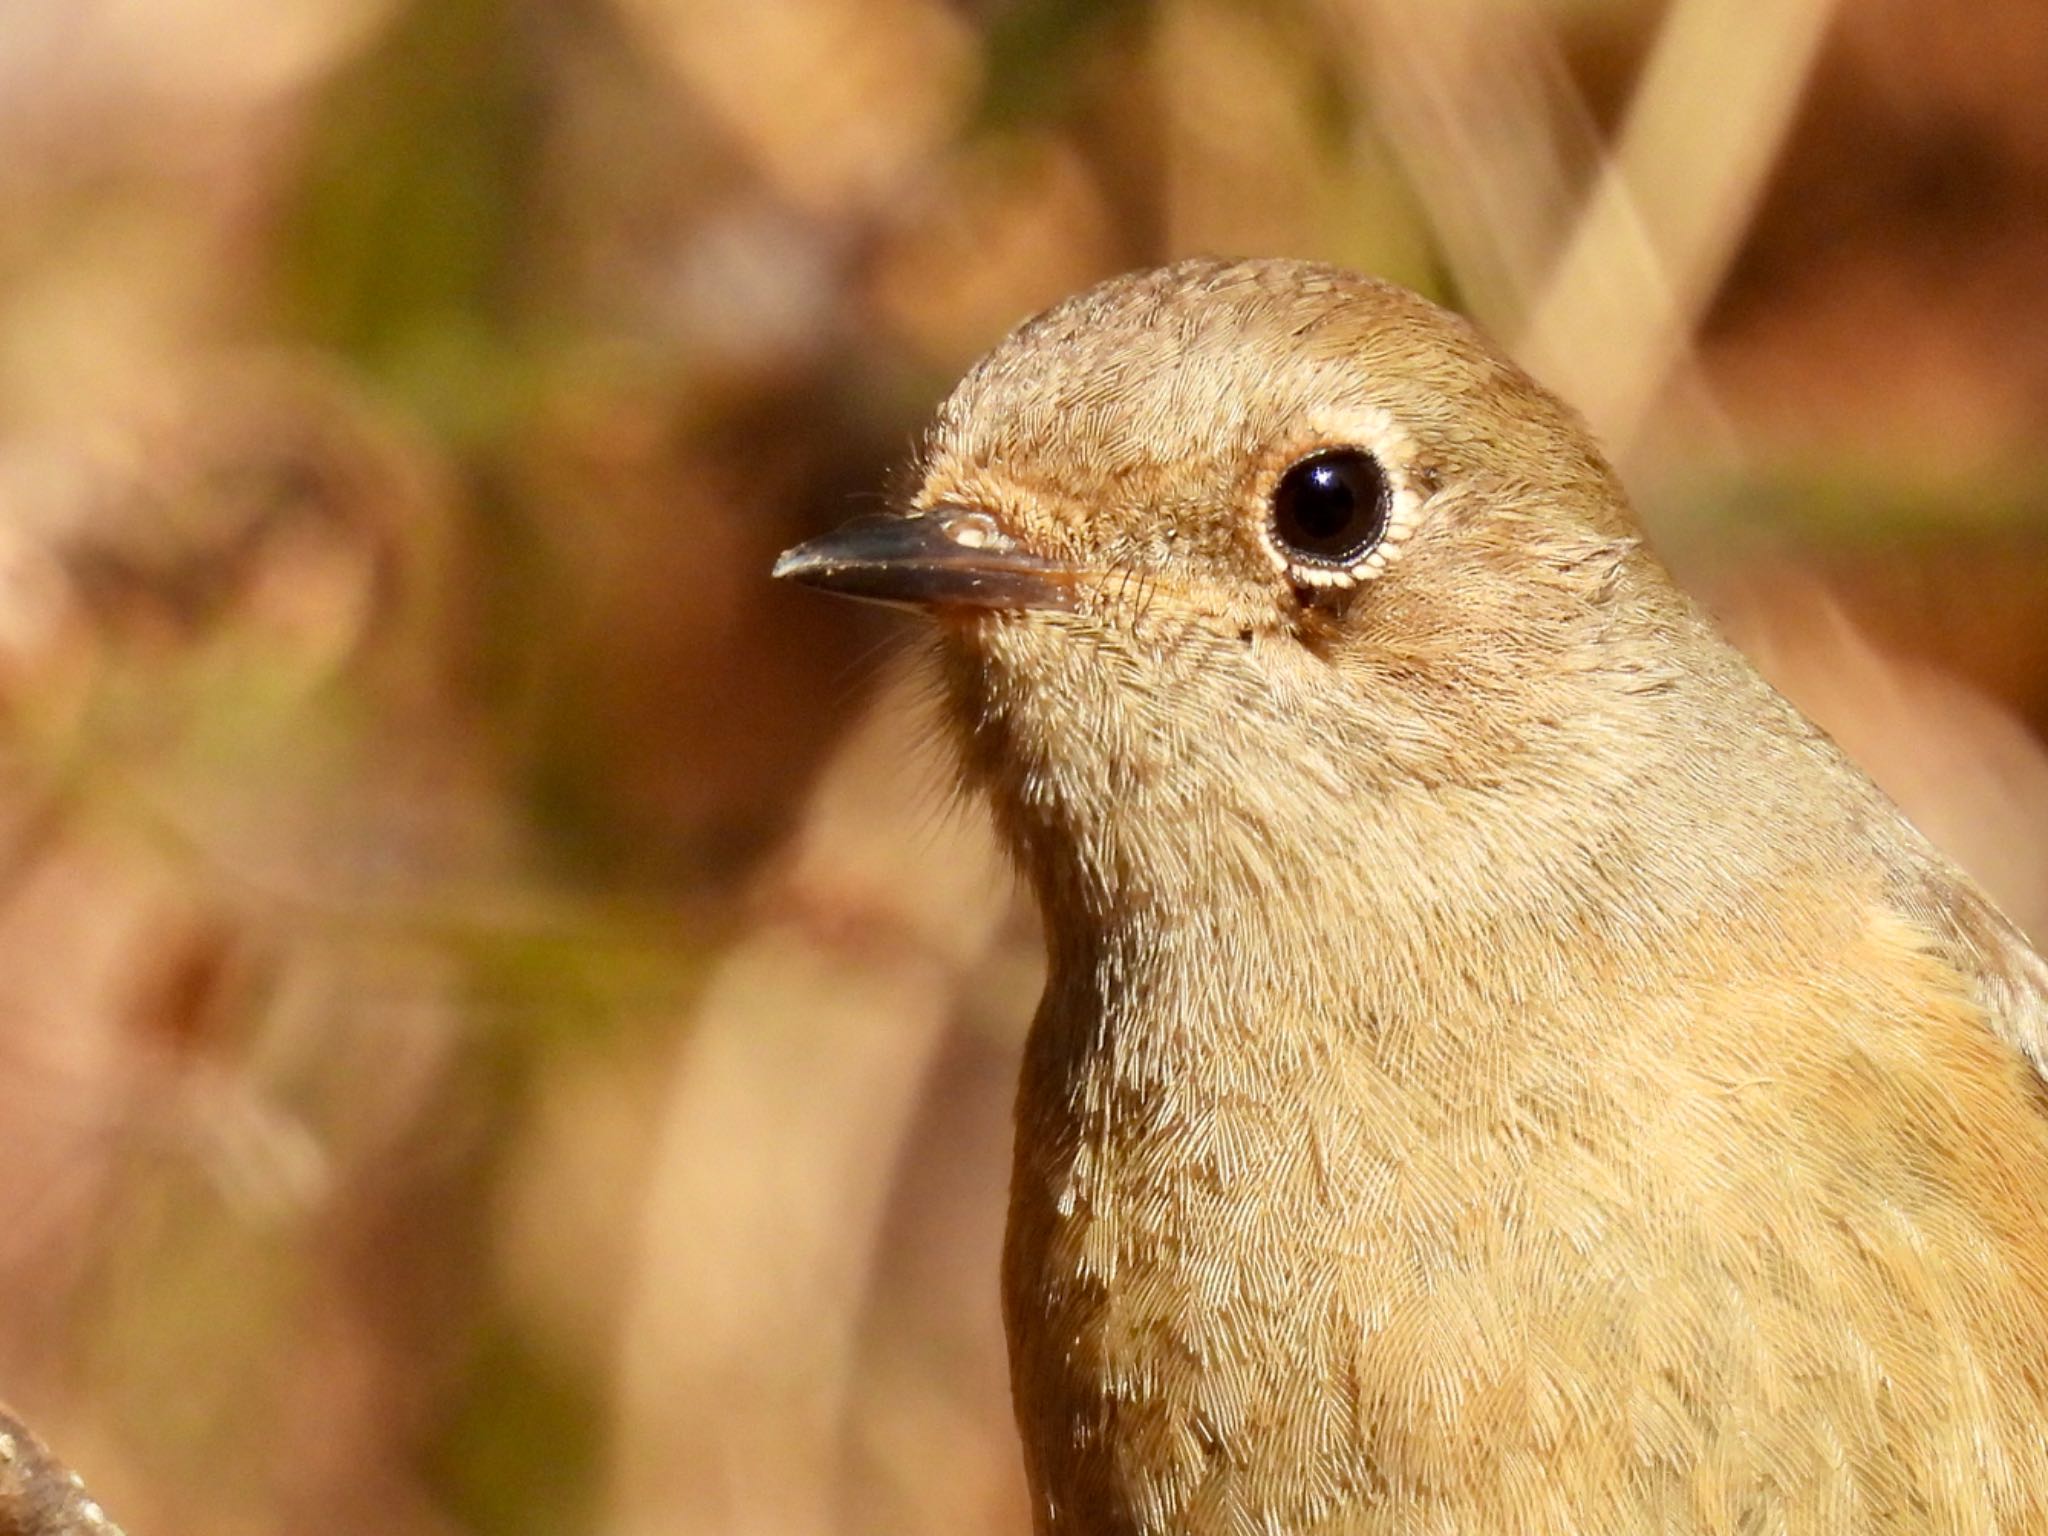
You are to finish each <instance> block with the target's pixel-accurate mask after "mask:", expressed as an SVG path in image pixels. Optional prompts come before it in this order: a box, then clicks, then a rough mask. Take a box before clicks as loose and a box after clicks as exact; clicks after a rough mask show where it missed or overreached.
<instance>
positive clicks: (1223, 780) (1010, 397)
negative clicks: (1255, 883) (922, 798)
mask: <svg viewBox="0 0 2048 1536" xmlns="http://www.w3.org/2000/svg"><path fill="white" fill-rule="evenodd" d="M921 467H922V476H921V479H920V481H919V483H918V488H917V490H916V492H915V494H914V496H913V497H912V499H911V502H910V505H909V507H908V509H907V512H906V513H905V514H903V515H891V516H885V517H875V518H868V519H862V520H860V521H858V522H855V523H853V524H849V525H848V526H847V527H845V528H843V529H841V530H840V531H838V532H836V533H832V534H828V535H826V536H824V537H823V538H821V539H818V540H815V541H813V542H811V543H809V544H805V545H802V546H800V547H799V548H797V549H794V550H792V551H790V552H789V553H788V554H786V555H784V556H783V558H782V560H781V562H780V563H779V565H778V567H777V570H778V574H780V575H784V576H787V577H790V578H792V579H795V580H798V581H802V582H806V583H809V584H812V585H816V586H820V587H823V588H827V589H830V590H837V591H841V592H845V593H848V594H851V595H855V596H864V597H870V598H877V599H881V600H884V601H892V602H898V603H905V604H911V605H915V606H919V607H923V608H926V609H929V610H931V611H932V612H934V613H935V614H936V615H937V616H938V617H939V618H940V620H941V624H940V629H941V633H942V637H943V640H942V648H943V655H944V659H945V670H946V674H947V678H948V684H949V694H950V697H951V699H952V702H953V706H954V709H955V712H956V715H957V718H958V720H959V722H960V725H961V727H962V731H963V737H964V740H965V742H966V745H967V760H968V763H969V766H970V769H971V771H972V772H973V773H974V774H975V775H976V776H977V777H979V778H981V779H982V780H983V781H985V782H987V783H988V784H989V785H990V786H991V787H992V788H993V789H994V791H995V798H996V803H997V807H998V811H999V814H1001V815H1002V817H1003V819H1004V820H1005V823H1006V826H1007V828H1008V830H1009V831H1010V832H1011V834H1012V836H1013V838H1014V839H1015V840H1016V841H1018V842H1019V844H1020V846H1021V847H1022V848H1023V849H1024V851H1025V854H1026V856H1027V862H1030V861H1042V860H1052V861H1060V860H1067V861H1069V862H1071V859H1072V856H1073V855H1074V854H1075V853H1076V852H1077V851H1078V852H1079V853H1080V854H1081V855H1082V856H1083V859H1084V862H1087V861H1092V862H1093V865H1094V866H1095V867H1096V873H1097V875H1098V876H1099V881H1098V883H1100V882H1101V881H1106V882H1107V883H1108V884H1110V885H1113V886H1117V887H1119V888H1128V887H1130V886H1132V885H1134V884H1135V885H1140V886H1156V885H1158V884H1160V883H1162V882H1165V881H1169V880H1171V879H1172V878H1173V877H1174V876H1175V875H1176V873H1192V872H1193V871H1194V870H1195V868H1196V866H1200V865H1204V864H1213V863H1214V862H1216V861H1217V860H1219V859H1221V860H1223V861H1225V862H1228V863H1233V864H1242V865H1243V866H1244V868H1243V870H1242V871H1241V872H1240V873H1241V874H1242V876H1243V878H1244V879H1252V880H1262V879H1264V878H1266V877H1267V876H1269V875H1270V873H1271V871H1270V870H1269V869H1266V868H1264V866H1263V863H1262V860H1263V856H1264V855H1263V851H1264V850H1268V849H1272V848H1299V847H1300V846H1301V845H1302V843H1303V841H1304V840H1305V839H1306V840H1308V841H1309V842H1310V843H1313V844H1317V845H1329V844H1331V843H1332V842H1341V843H1344V844H1347V845H1349V846H1347V847H1346V848H1344V849H1343V850H1341V854H1342V855H1343V856H1346V857H1352V856H1356V854H1357V852H1358V849H1357V847H1356V843H1357V834H1358V833H1359V832H1360V830H1361V829H1363V828H1366V827H1367V826H1368V824H1370V823H1372V822H1374V821H1375V820H1382V821H1386V822H1388V824H1389V825H1396V826H1400V825H1406V826H1408V827H1410V828H1413V827H1414V825H1415V823H1414V818H1413V816H1412V815H1408V813H1407V812H1406V811H1405V810H1403V809H1402V807H1404V806H1409V805H1412V804H1414V803H1416V802H1417V801H1418V800H1419V801H1424V802H1428V803H1431V804H1434V805H1435V806H1436V808H1437V810H1438V811H1439V812H1442V811H1444V810H1445V807H1446V805H1447V804H1448V803H1449V802H1450V801H1454V800H1462V801H1464V802H1467V803H1469V804H1471V805H1473V806H1475V807H1476V806H1479V805H1481V804H1482V803H1483V802H1484V800H1485V799H1486V797H1487V796H1488V795H1489V794H1500V795H1512V794H1515V793H1517V792H1525V791H1531V790H1538V791H1540V790H1542V789H1544V788H1545V787H1546V786H1555V785H1558V784H1563V783H1571V782H1574V781H1576V780H1583V779H1584V777H1585V776H1586V775H1587V774H1588V773H1589V772H1595V773H1597V765H1594V766H1591V767H1589V762H1590V761H1591V760H1592V759H1596V758H1597V757H1598V750H1597V749H1598V746H1599V743H1600V740H1601V738H1602V734H1603V733H1607V734H1612V733H1613V732H1614V731H1616V730H1617V729H1622V727H1620V726H1618V725H1617V712H1618V709H1619V701H1621V700H1624V699H1626V698H1628V697H1631V696H1637V695H1641V694H1643V693H1646V692H1650V691H1654V690H1655V689H1656V688H1657V687H1659V686H1660V683H1661V679H1662V675H1663V673H1664V670H1665V669H1664V665H1663V663H1664V661H1665V660H1666V652H1667V651H1668V650H1669V646H1668V645H1667V644H1666V643H1665V640H1666V639H1667V638H1668V631H1670V630H1671V629H1672V627H1673V626H1674V625H1675V626H1677V627H1680V628H1683V627H1685V620H1684V610H1683V607H1682V604H1680V603H1679V602H1678V600H1677V599H1676V598H1675V595H1674V594H1673V593H1672V591H1671V589H1670V587H1669V586H1668V583H1666V582H1665V580H1664V578H1663V576H1662V573H1661V571H1659V570H1658V568H1657V567H1656V566H1655V565H1654V563H1653V562H1651V561H1650V560H1649V559H1648V558H1647V557H1646V556H1643V555H1642V554H1640V553H1639V552H1638V548H1637V544H1638V540H1637V535H1636V528H1635V524H1634V521H1633V518H1632V516H1631V514H1630V513H1629V512H1628V510H1627V507H1626V504H1625V502H1624V500H1623V498H1622V495H1621V492H1620V490H1619V488H1618V486H1617V484H1616V482H1615V479H1614V476H1613V473H1612V471H1611V470H1610V469H1609V468H1608V466H1607V464H1606V463H1605V461H1604V460H1603V459H1602V458H1601V456H1600V454H1599V453H1598V451H1597V450H1596V449H1595V447H1594V446H1593V444H1592V442H1591V440H1590V438H1589V436H1588V434H1587V432H1586V430H1585V428H1584V427H1583V426H1582V424H1581V423H1580V422H1579V421H1578V419H1577V418H1576V417H1575V416H1574V415H1573V414H1572V413H1571V412H1570V411H1568V410H1567V409H1566V408H1565V407H1564V406H1562V405H1561V404H1559V403H1558V402H1557V401H1556V400H1555V399H1554V398H1553V397H1552V396H1550V395H1549V394H1547V393H1546V392H1545V391H1544V390H1543V389H1541V388H1540V387H1539V386H1538V385H1536V384H1535V383H1534V382H1532V381H1531V380H1530V379H1529V378H1528V377H1527V376H1526V375H1525V374H1524V373H1522V372H1521V371H1520V370H1519V369H1518V368H1516V367H1515V366H1514V365H1513V364H1512V363H1510V362H1508V361H1507V360H1506V359H1505V358H1504V357H1502V356H1501V355H1500V354H1499V353H1498V352H1497V351H1496V350H1495V349H1494V348H1493V347H1492V346H1491V345H1490V344H1489V343H1488V342H1487V341H1486V340H1485V339H1484V338H1483V337H1481V336H1480V335H1479V333H1477V332H1476V331H1475V330H1474V329H1473V328H1472V327H1470V326H1469V325H1467V324H1466V323H1465V322H1464V321H1462V320H1460V319H1458V318H1457V317H1455V316H1453V315H1450V314H1447V313H1445V312H1444V311H1442V310H1440V309H1438V308H1436V307H1435V306H1433V305H1431V304H1429V303H1427V302H1426V301H1424V300H1422V299H1420V298H1417V297H1416V296H1414V295H1413V294H1410V293H1408V292H1406V291H1404V290H1402V289H1399V288H1396V287H1393V286H1391V285H1388V284H1384V283H1380V282H1376V281H1373V280H1371V279H1367V278H1363V277H1359V276H1355V275H1352V274H1349V273H1346V272H1342V271H1339V270H1335V269H1332V268H1326V267H1320V266H1312V265H1306V264H1301V263H1293V262H1277V261H1263V262H1250V263H1238V264H1226V263H1220V262H1191V263H1184V264H1181V265H1178V266H1174V267H1169V268H1165V269H1162V270H1159V271H1154V272H1147V273H1141V274H1137V275H1133V276H1128V277H1123V278H1118V279H1115V280H1112V281H1110V282H1107V283H1105V284H1102V285H1101V286H1099V287H1097V288H1094V289H1092V290H1090V291H1088V292H1086V293H1083V294H1081V295H1079V296H1077V297H1075V298H1073V299H1070V300H1068V301H1066V302H1065V303H1062V304H1060V305H1058V306H1057V307H1055V308H1053V309H1051V310H1049V311H1047V312H1046V313H1045V314H1043V315H1040V316H1039V317H1037V318H1036V319H1033V320H1031V321H1029V322H1028V323H1026V324H1025V325H1024V326H1022V327H1021V328H1020V329H1019V330H1017V331H1016V332H1015V333H1014V334H1012V335H1011V336H1010V337H1009V338H1008V339H1007V340H1005V341H1004V342H1002V343H1001V344H1000V345H999V346H998V347H996V349H995V350H994V351H993V352H991V353H990V354H989V355H988V356H987V357H986V358H984V359H983V360H982V361H981V362H980V363H979V364H978V365H977V366H976V367H975V368H974V369H973V370H972V371H971V372H970V373H969V374H968V375H967V377H966V378H965V379H964V380H963V381H962V382H961V384H960V385H959V387H958V388H957V389H956V390H955V391H954V393H953V395H952V396H951V398H950V399H949V400H947V402H946V403H945V405H944V406H943V407H942V408H941V409H940V411H939V414H938V418H937V421H936V424H935V426H934V428H933V431H932V433H931V436H930V440H929V444H928V447H927V450H926V452H925V455H924V457H923V461H922V466H921ZM1403 817H1406V821H1405V822H1403V820H1402V818H1403ZM1332 851H1333V852H1339V850H1335V849H1333V850H1332ZM1240 883H1242V881H1240Z"/></svg>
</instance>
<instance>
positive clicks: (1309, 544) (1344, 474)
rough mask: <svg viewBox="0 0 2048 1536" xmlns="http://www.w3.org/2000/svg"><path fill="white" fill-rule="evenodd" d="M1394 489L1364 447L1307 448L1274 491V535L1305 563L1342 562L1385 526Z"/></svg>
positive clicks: (1373, 541)
mask: <svg viewBox="0 0 2048 1536" xmlns="http://www.w3.org/2000/svg"><path fill="white" fill-rule="evenodd" d="M1392 499H1393V498H1392V492H1391V490H1390V489H1389V487H1388V485H1387V475H1386V471H1385V470H1383V469H1381V468H1380V461H1379V460H1378V459H1376V458H1374V457H1373V456H1372V455H1371V454H1369V453H1367V452H1366V451H1365V450H1364V449H1362V448H1332V449H1328V450H1326V451H1324V452H1322V453H1316V454H1311V455H1310V456H1309V457H1307V458H1305V459H1303V460H1302V461H1301V462H1300V463H1298V464H1296V465H1294V466H1293V467H1292V468H1291V469H1289V470H1288V471H1287V473H1286V474H1284V475H1282V476H1281V477H1280V484H1279V485H1278V486H1277V487H1276V488H1275V489H1274V491H1273V539H1274V542H1275V543H1276V544H1278V545H1279V547H1280V549H1281V551H1282V553H1283V554H1285V555H1287V556H1289V557H1291V558H1293V559H1296V560H1299V561H1302V562H1303V563H1304V564H1308V565H1320V566H1345V565H1350V564H1351V563H1352V562H1353V561H1355V560H1357V559H1358V558H1359V557H1360V556H1362V555H1365V554H1367V553H1369V552H1370V551H1371V550H1372V548H1373V546H1374V545H1376V544H1378V543H1379V541H1380V539H1381V537H1382V536H1383V535H1384V534H1385V533H1386V531H1387V516H1388V512H1389V510H1390V508H1391V505H1392Z"/></svg>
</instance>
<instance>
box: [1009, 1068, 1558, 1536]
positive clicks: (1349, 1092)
mask: <svg viewBox="0 0 2048 1536" xmlns="http://www.w3.org/2000/svg"><path fill="white" fill-rule="evenodd" d="M1247 1060H1248V1058H1247V1057H1245V1056H1244V1055H1242V1054H1239V1055H1237V1056H1236V1057H1235V1058H1234V1062H1233V1064H1232V1065H1229V1066H1227V1067H1226V1066H1222V1065H1212V1064H1209V1063H1206V1062H1193V1063H1182V1064H1181V1067H1182V1070H1179V1071H1177V1072H1174V1073H1171V1074H1165V1073H1162V1074H1159V1075H1157V1076H1156V1077H1154V1078H1153V1079H1152V1080H1151V1081H1152V1082H1153V1085H1154V1086H1152V1087H1149V1088H1148V1087H1146V1086H1145V1085H1144V1083H1143V1081H1139V1082H1133V1081H1132V1080H1131V1078H1130V1077H1129V1076H1125V1077H1123V1079H1122V1080H1121V1081H1111V1080H1109V1079H1108V1078H1107V1076H1106V1075H1105V1077H1104V1078H1103V1079H1101V1080H1097V1081H1093V1082H1090V1083H1086V1084H1083V1085H1081V1086H1080V1088H1079V1090H1078V1091H1077V1089H1076V1084H1075V1083H1074V1081H1073V1080H1072V1078H1071V1077H1070V1076H1067V1077H1055V1076H1053V1075H1052V1074H1046V1075H1044V1076H1039V1077H1037V1079H1036V1080H1034V1074H1033V1073H1032V1072H1029V1071H1027V1074H1026V1081H1025V1086H1024V1091H1023V1097H1022V1100H1021V1102H1020V1106H1019V1116H1020V1119H1019V1132H1020V1137H1019V1147H1018V1157H1017V1168H1016V1181H1015V1187H1014V1190H1013V1197H1012V1208H1011V1222H1010V1231H1009V1241H1008V1251H1007V1254H1006V1262H1005V1304H1006V1314H1007V1319H1008V1324H1009V1329H1010V1334H1011V1348H1012V1364H1013V1375H1014V1381H1015V1390H1016V1398H1017V1407H1018V1412H1019V1415H1020V1418H1021V1420H1022V1423H1023V1429H1024V1439H1025V1442H1026V1444H1027V1446H1029V1447H1032V1448H1033V1449H1032V1451H1031V1453H1030V1454H1031V1456H1032V1460H1033V1466H1032V1468H1031V1471H1032V1479H1033V1483H1034V1485H1035V1489H1036V1492H1037V1497H1038V1499H1039V1501H1040V1505H1041V1521H1042V1524H1043V1527H1044V1528H1045V1529H1048V1530H1055V1531H1065V1530H1071V1531H1076V1532H1082V1533H1086V1536H1107V1533H1110V1532H1131V1533H1134V1536H1135V1533H1141V1532H1147V1533H1149V1532H1167V1531H1173V1532H1187V1533H1200V1532H1207V1531H1211V1530H1216V1531H1221V1530H1226V1529H1242V1528H1258V1527H1257V1526H1256V1524H1254V1525H1252V1526H1250V1527H1247V1526H1246V1524H1245V1522H1246V1521H1247V1520H1251V1521H1254V1522H1256V1521H1258V1520H1266V1521H1269V1522H1274V1523H1273V1524H1272V1525H1271V1526H1270V1527H1269V1528H1277V1529H1285V1530H1289V1531H1293V1530H1307V1529H1312V1528H1315V1527H1316V1526H1318V1525H1319V1524H1322V1523H1324V1522H1325V1521H1326V1520H1327V1519H1328V1518H1330V1517H1332V1516H1333V1515H1335V1514H1337V1513H1338V1512H1341V1511H1344V1510H1355V1509H1360V1508H1367V1507H1371V1506H1374V1505H1376V1504H1378V1503H1381V1502H1383V1501H1382V1500H1381V1498H1380V1495H1382V1494H1383V1493H1384V1492H1385V1491H1386V1490H1385V1488H1384V1486H1382V1485H1383V1483H1384V1480H1385V1478H1386V1477H1387V1476H1388V1467H1387V1465H1386V1464H1383V1463H1386V1462H1387V1458H1389V1457H1391V1458H1393V1460H1396V1461H1398V1463H1399V1466H1400V1469H1401V1470H1400V1475H1401V1476H1402V1477H1404V1478H1413V1477H1416V1476H1422V1477H1425V1478H1426V1477H1427V1476H1429V1475H1430V1468H1431V1467H1432V1466H1434V1465H1437V1464H1441V1465H1443V1466H1444V1467H1446V1468H1451V1467H1454V1466H1456V1465H1457V1464H1459V1463H1460V1462H1461V1459H1462V1460H1469V1459H1470V1455H1471V1448H1470V1445H1469V1444H1468V1443H1467V1442H1469V1441H1470V1440H1471V1439H1472V1437H1474V1436H1476V1435H1479V1434H1482V1433H1483V1432H1484V1429H1483V1426H1484V1424H1485V1420H1486V1416H1487V1414H1488V1412H1489V1402H1490V1401H1491V1399H1492V1397H1493V1396H1494V1395H1497V1394H1498V1393H1499V1392H1501V1391H1504V1390H1506V1377H1507V1375H1508V1374H1509V1373H1510V1369H1511V1367H1510V1363H1509V1362H1510V1360H1511V1357H1512V1355H1513V1353H1514V1351H1515V1349H1516V1347H1517V1345H1516V1334H1517V1330H1516V1328H1515V1326H1514V1322H1513V1320H1512V1319H1509V1318H1507V1317H1505V1316H1502V1315H1498V1312H1497V1310H1496V1314H1495V1315H1492V1316H1482V1315H1479V1314H1477V1313H1475V1312H1474V1310H1473V1309H1474V1307H1475V1306H1478V1307H1480V1309H1481V1311H1482V1312H1483V1311H1484V1309H1485V1308H1486V1307H1489V1306H1493V1305H1494V1303H1495V1302H1496V1301H1497V1300H1498V1296H1497V1295H1495V1294H1494V1293H1484V1294H1483V1287H1482V1286H1481V1285H1480V1284H1479V1283H1477V1281H1476V1278H1475V1277H1476V1276H1477V1275H1478V1273H1479V1272H1480V1270H1481V1269H1482V1268H1483V1266H1484V1265H1485V1263H1486V1262H1487V1257H1486V1256H1487V1254H1488V1253H1489V1252H1490V1251H1492V1250H1493V1249H1495V1248H1496V1247H1497V1246H1498V1244H1499V1241H1500V1236H1501V1233H1502V1232H1503V1230H1504V1229H1505V1227H1506V1226H1507V1225H1510V1224H1512V1222H1513V1221H1514V1220H1515V1213H1516V1202H1517V1200H1518V1198H1519V1196H1518V1193H1517V1188H1516V1180H1515V1176H1514V1170H1515V1167H1516V1159H1515V1158H1514V1157H1513V1156H1512V1155H1511V1152H1510V1151H1509V1150H1507V1149H1504V1148H1502V1147H1501V1146H1499V1145H1498V1144H1497V1143H1496V1140H1495V1138H1494V1137H1493V1134H1492V1133H1491V1132H1490V1131H1487V1130H1485V1129H1483V1128H1482V1121H1484V1120H1485V1119H1486V1118H1487V1117H1484V1116H1471V1115H1465V1114H1461V1113H1458V1112H1455V1111H1453V1110H1447V1109H1446V1108H1445V1107H1444V1106H1443V1105H1442V1104H1440V1103H1438V1102H1433V1101H1431V1100H1429V1099H1428V1098H1427V1097H1426V1096H1425V1095H1423V1094H1422V1093H1420V1092H1418V1091H1416V1090H1415V1089H1414V1088H1413V1087H1409V1086H1404V1085H1403V1084H1402V1083H1400V1082H1399V1081H1397V1080H1395V1079H1394V1078H1392V1077H1390V1076H1389V1075H1388V1074H1387V1073H1386V1072H1385V1071H1384V1070H1383V1069H1382V1068H1380V1067H1378V1066H1375V1065H1374V1064H1372V1063H1370V1062H1368V1061H1366V1060H1363V1059H1360V1058H1358V1057H1356V1056H1353V1055H1350V1054H1347V1053H1345V1052H1343V1051H1342V1050H1337V1049H1319V1050H1313V1051H1304V1052H1302V1053H1301V1054H1300V1055H1299V1057H1298V1058H1297V1059H1294V1060H1287V1059H1285V1058H1284V1057H1282V1056H1277V1055H1275V1054H1273V1053H1266V1054H1265V1055H1263V1056H1261V1057H1259V1058H1257V1061H1256V1065H1247V1064H1246V1063H1247ZM1461 1276H1462V1278H1461ZM1433 1311H1434V1312H1438V1313H1440V1314H1441V1316H1436V1317H1433V1316H1432V1312H1433ZM1453 1319H1455V1322H1454V1325H1453V1326H1449V1327H1445V1326H1440V1325H1441V1324H1445V1323H1449V1322H1452V1320H1453ZM1453 1356H1455V1357H1457V1358H1455V1359H1453V1358H1451V1357H1453ZM1345 1528H1351V1527H1345ZM1356 1528H1357V1529H1361V1530H1363V1529H1366V1528H1367V1527H1366V1526H1357V1527H1356Z"/></svg>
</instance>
